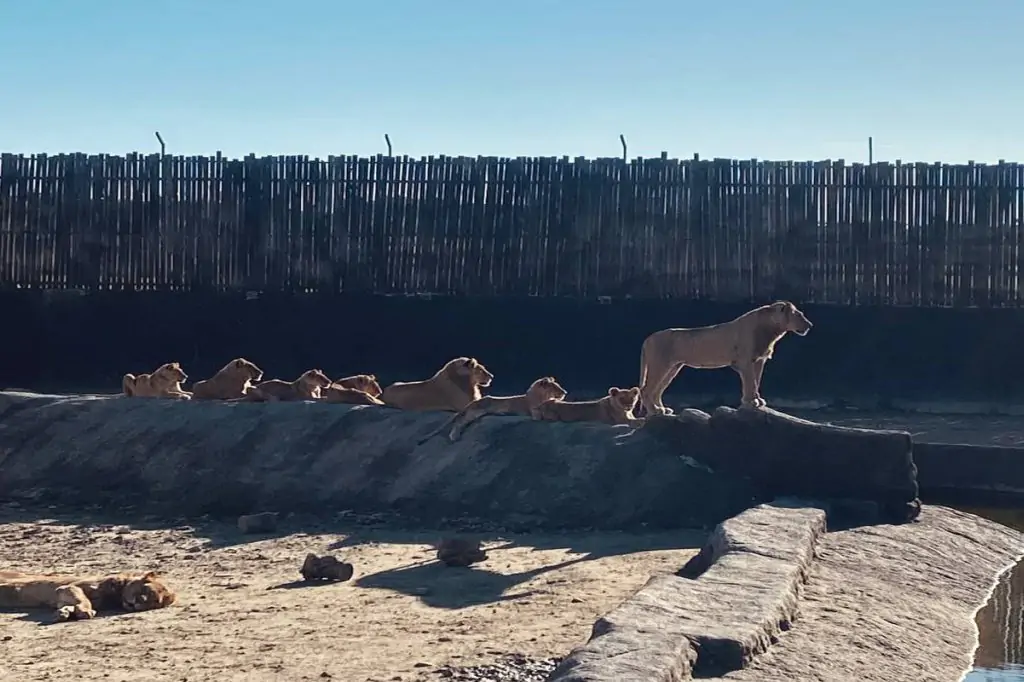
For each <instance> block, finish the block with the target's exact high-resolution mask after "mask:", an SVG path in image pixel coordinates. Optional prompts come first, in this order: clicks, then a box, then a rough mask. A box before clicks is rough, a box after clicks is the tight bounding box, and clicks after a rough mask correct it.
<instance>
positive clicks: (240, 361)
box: [235, 358, 245, 368]
mask: <svg viewBox="0 0 1024 682" xmlns="http://www.w3.org/2000/svg"><path fill="white" fill-rule="evenodd" d="M235 367H239V368H241V367H245V360H243V359H242V358H238V359H237V360H235Z"/></svg>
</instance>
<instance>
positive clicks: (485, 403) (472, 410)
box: [420, 377, 568, 445]
mask: <svg viewBox="0 0 1024 682" xmlns="http://www.w3.org/2000/svg"><path fill="white" fill-rule="evenodd" d="M566 395H568V393H567V392H566V390H565V389H564V388H562V386H561V385H560V384H559V383H558V382H557V381H556V380H555V378H554V377H541V378H540V379H537V380H536V381H534V382H533V383H532V384H530V388H528V389H527V391H526V393H524V394H522V395H512V396H507V397H505V396H495V395H485V396H483V397H482V398H480V399H478V400H474V401H473V402H471V403H470V404H469V405H467V406H466V407H464V408H462V409H461V410H460V411H459V412H458V413H457V414H456V415H455V416H453V417H452V418H451V419H449V420H448V421H446V422H445V423H444V424H442V425H441V426H440V427H438V428H437V429H436V430H434V431H433V432H432V433H431V434H430V435H429V436H426V437H425V438H423V439H422V440H421V441H420V444H421V445H422V444H423V443H425V442H427V441H428V440H430V439H431V438H433V437H434V436H436V435H437V434H439V433H441V432H442V431H444V430H445V429H446V428H448V427H449V426H451V431H449V432H448V440H450V441H451V442H453V443H454V442H455V441H457V440H458V439H459V436H461V435H462V432H463V431H465V430H466V429H467V428H468V427H469V425H470V424H472V423H473V422H475V421H476V420H478V419H480V418H481V417H483V416H485V415H488V414H493V415H513V414H518V415H522V416H524V417H529V416H530V410H532V409H533V408H534V407H536V406H537V405H540V404H541V403H543V402H546V401H548V400H564V399H565V396H566Z"/></svg>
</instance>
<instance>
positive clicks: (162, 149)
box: [156, 130, 167, 156]
mask: <svg viewBox="0 0 1024 682" xmlns="http://www.w3.org/2000/svg"><path fill="white" fill-rule="evenodd" d="M156 139H157V141H158V142H159V143H160V156H164V155H165V154H166V153H167V145H165V144H164V138H162V137H160V131H159V130H158V131H156Z"/></svg>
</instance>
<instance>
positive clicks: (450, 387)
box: [380, 357, 494, 412]
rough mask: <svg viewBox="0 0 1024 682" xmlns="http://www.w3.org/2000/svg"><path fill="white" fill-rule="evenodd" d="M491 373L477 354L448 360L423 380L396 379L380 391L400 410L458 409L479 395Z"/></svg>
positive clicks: (487, 383) (383, 398)
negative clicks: (477, 357) (433, 373)
mask: <svg viewBox="0 0 1024 682" xmlns="http://www.w3.org/2000/svg"><path fill="white" fill-rule="evenodd" d="M493 380H494V375H493V374H491V373H490V372H489V371H487V368H486V367H484V366H483V364H482V363H480V361H478V360H477V359H476V358H467V357H458V358H454V359H452V360H449V361H448V362H446V363H445V365H444V367H442V368H441V369H439V370H438V371H437V373H436V374H435V375H434V376H432V377H430V378H429V379H426V380H424V381H398V382H395V383H393V384H391V385H390V386H388V387H387V388H385V389H384V391H383V392H382V393H381V395H380V399H381V400H383V401H384V402H385V403H386V404H388V405H390V406H391V407H397V408H399V409H401V410H451V411H453V412H457V411H459V410H461V409H463V408H464V407H466V406H467V405H469V404H470V403H471V402H473V401H474V400H479V399H480V395H481V394H480V389H481V388H487V387H488V386H490V385H491V382H492V381H493Z"/></svg>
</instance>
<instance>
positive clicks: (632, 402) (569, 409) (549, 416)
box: [530, 386, 643, 426]
mask: <svg viewBox="0 0 1024 682" xmlns="http://www.w3.org/2000/svg"><path fill="white" fill-rule="evenodd" d="M639 399H640V388H639V387H637V386H634V387H633V388H616V387H615V386H612V387H611V388H609V389H608V395H606V396H605V397H603V398H601V399H599V400H587V401H584V402H564V401H558V400H549V401H547V402H544V403H541V404H540V405H537V406H536V407H534V408H533V409H531V410H530V416H531V417H533V418H534V419H535V420H537V421H545V422H601V423H602V424H629V425H630V426H639V425H640V424H642V423H643V420H642V419H637V418H636V417H634V416H633V408H635V407H636V403H637V401H638V400H639Z"/></svg>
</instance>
